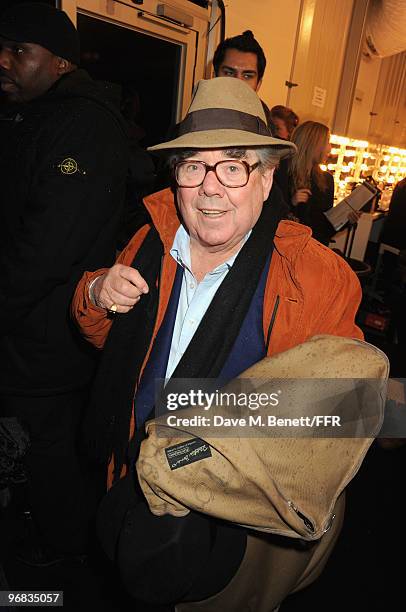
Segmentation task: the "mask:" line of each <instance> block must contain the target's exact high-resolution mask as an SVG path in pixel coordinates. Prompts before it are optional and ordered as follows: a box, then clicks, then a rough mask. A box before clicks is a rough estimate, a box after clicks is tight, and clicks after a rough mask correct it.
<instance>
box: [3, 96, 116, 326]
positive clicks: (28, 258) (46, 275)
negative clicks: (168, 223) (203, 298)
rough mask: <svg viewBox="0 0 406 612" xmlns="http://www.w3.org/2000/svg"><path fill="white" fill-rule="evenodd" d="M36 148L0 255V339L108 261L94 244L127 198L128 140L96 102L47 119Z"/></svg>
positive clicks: (84, 104)
mask: <svg viewBox="0 0 406 612" xmlns="http://www.w3.org/2000/svg"><path fill="white" fill-rule="evenodd" d="M36 147H37V150H36V154H35V157H34V158H33V160H34V162H33V163H34V165H35V167H33V168H32V172H31V177H32V182H31V185H30V189H29V197H28V201H27V202H26V205H25V209H24V211H23V214H21V215H20V219H19V222H18V225H17V227H16V229H15V232H14V236H13V240H12V243H11V244H9V245H8V248H7V249H6V250H5V251H4V252H2V254H1V276H0V334H2V335H3V334H7V333H9V332H10V331H11V330H12V329H13V328H15V327H16V326H18V325H19V322H21V321H22V319H23V318H24V317H25V316H26V315H27V314H28V313H29V312H30V311H31V309H33V308H34V307H35V306H36V305H38V303H39V302H41V300H43V299H45V298H46V297H47V296H48V295H49V294H50V293H51V292H52V291H53V290H54V289H55V288H56V287H58V286H59V285H63V284H66V283H69V282H72V279H76V278H79V277H80V275H81V273H82V272H83V270H84V269H86V268H88V267H89V268H90V266H91V265H92V264H93V263H94V265H95V267H97V266H99V267H100V266H101V265H102V264H103V263H105V264H106V265H109V264H110V263H111V262H110V261H106V262H101V261H96V260H97V257H96V256H95V253H96V250H95V245H96V244H97V243H98V241H99V242H100V240H101V239H104V238H102V237H103V231H104V228H105V227H106V226H108V224H110V223H112V222H113V221H114V222H115V220H116V219H117V215H118V211H119V209H120V208H121V206H122V202H123V197H124V189H125V178H126V173H127V165H128V151H127V144H126V139H125V136H124V133H123V132H122V131H121V130H120V128H119V126H118V124H117V123H116V122H115V121H114V118H113V117H110V116H109V113H107V112H106V111H104V110H103V109H102V108H98V106H97V105H95V104H89V103H87V102H83V104H82V107H81V108H80V109H79V110H78V109H76V110H75V109H71V111H70V112H65V113H64V114H63V115H60V116H59V117H58V122H55V120H53V121H50V122H49V126H46V127H45V128H44V129H43V130H42V131H41V136H40V137H39V139H38V141H37V143H36ZM105 242H106V244H105V247H106V248H105V252H106V253H107V251H108V250H111V247H110V245H109V246H108V245H107V242H108V240H107V239H105ZM102 250H103V249H102ZM113 250H114V249H113ZM100 252H101V250H100V249H99V253H100ZM93 259H94V261H92V260H93Z"/></svg>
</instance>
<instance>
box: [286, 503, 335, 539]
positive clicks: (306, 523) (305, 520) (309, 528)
mask: <svg viewBox="0 0 406 612" xmlns="http://www.w3.org/2000/svg"><path fill="white" fill-rule="evenodd" d="M288 506H289V508H292V510H293V511H294V512H296V514H297V515H298V517H299V518H300V519H301V520H302V521H303V523H304V526H305V527H306V529H307V531H310V533H314V525H313V523H312V522H311V520H310V519H308V518H307V516H305V515H304V514H303V513H302V512H300V510H298V509H297V508H296V506H295V505H294V503H293V502H291V501H288ZM331 522H332V521H331ZM330 527H331V523H330V525H329V527H328V528H330ZM326 531H327V529H326Z"/></svg>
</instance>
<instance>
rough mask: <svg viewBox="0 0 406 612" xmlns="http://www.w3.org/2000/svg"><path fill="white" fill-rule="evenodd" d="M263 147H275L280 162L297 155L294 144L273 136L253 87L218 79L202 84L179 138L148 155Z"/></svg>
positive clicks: (150, 149)
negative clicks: (171, 151)
mask: <svg viewBox="0 0 406 612" xmlns="http://www.w3.org/2000/svg"><path fill="white" fill-rule="evenodd" d="M259 146H267V147H274V148H275V156H276V157H278V158H282V157H290V156H291V155H293V154H294V153H295V151H296V146H295V145H294V144H293V143H292V142H289V141H287V140H281V139H279V138H274V137H273V136H272V134H271V132H270V130H269V128H268V126H267V124H266V116H265V112H264V109H263V106H262V102H261V100H260V99H259V97H258V96H257V94H256V93H255V91H254V90H253V89H251V87H249V86H248V85H247V84H246V83H244V82H243V81H241V80H240V79H233V78H230V77H216V78H214V79H209V80H202V81H199V82H198V84H197V86H196V90H195V93H194V96H193V99H192V103H191V105H190V107H189V110H188V112H187V115H186V117H185V118H184V119H183V121H181V123H180V124H179V125H178V137H177V138H175V139H173V140H169V141H168V142H163V143H161V144H158V145H155V146H153V147H149V148H148V151H163V150H165V149H221V148H224V147H259Z"/></svg>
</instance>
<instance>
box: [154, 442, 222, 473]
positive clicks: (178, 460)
mask: <svg viewBox="0 0 406 612" xmlns="http://www.w3.org/2000/svg"><path fill="white" fill-rule="evenodd" d="M165 454H166V458H167V460H168V463H169V467H170V468H171V470H177V469H178V468H180V467H183V466H185V465H190V464H191V463H195V461H200V460H201V459H206V458H207V457H211V450H210V446H209V445H208V444H207V442H205V441H204V440H201V439H200V438H192V439H191V440H188V441H187V442H180V443H179V444H175V445H174V446H169V447H168V448H165Z"/></svg>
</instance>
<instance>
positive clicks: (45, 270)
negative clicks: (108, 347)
mask: <svg viewBox="0 0 406 612" xmlns="http://www.w3.org/2000/svg"><path fill="white" fill-rule="evenodd" d="M79 63H80V51H79V38H78V34H77V32H76V29H75V27H74V25H73V24H72V22H71V21H70V20H69V18H68V16H67V15H66V13H64V12H63V11H60V10H58V9H55V8H54V7H52V6H50V5H47V4H42V3H24V4H19V5H16V6H14V7H12V8H9V9H8V10H6V11H5V12H3V13H2V14H1V15H0V89H1V92H0V96H1V102H2V103H1V107H0V108H1V115H0V158H1V160H2V163H1V166H0V184H1V195H2V198H1V206H0V224H1V228H2V241H1V246H0V265H1V276H0V353H1V357H2V368H1V371H0V415H1V416H7V417H17V418H19V419H21V420H22V421H24V423H25V424H26V426H27V428H28V430H29V434H30V439H31V446H30V450H29V453H28V455H27V458H26V463H27V470H28V486H29V493H30V502H31V508H32V515H33V518H34V519H35V523H36V525H37V527H38V529H39V533H40V536H41V539H42V541H44V542H45V543H46V545H47V546H46V547H45V548H44V547H42V548H32V547H31V548H30V549H29V550H26V551H25V554H24V560H25V561H26V562H27V563H30V564H32V565H49V564H50V563H52V562H54V561H55V560H57V559H59V558H62V557H63V556H64V555H66V554H77V553H82V552H83V551H84V550H85V549H86V539H87V537H86V536H87V521H88V518H89V515H90V513H91V510H90V506H91V504H90V503H89V504H88V503H87V502H86V496H87V494H88V491H87V490H86V487H85V484H84V480H83V477H82V472H81V469H80V467H79V461H78V457H77V453H76V450H75V441H76V440H75V439H76V436H77V430H78V423H79V421H80V419H81V413H82V409H83V408H84V406H85V405H86V398H87V388H88V386H89V383H90V381H91V379H92V376H93V372H94V367H95V355H94V354H93V353H92V352H91V351H89V349H88V347H87V346H85V344H84V343H83V342H82V341H81V339H80V337H79V335H78V334H77V333H76V332H75V330H74V328H73V327H72V325H71V323H70V318H69V302H70V299H71V297H72V293H73V290H74V287H75V286H76V283H77V281H78V279H79V278H80V277H81V276H82V274H83V272H84V271H85V270H89V269H93V268H94V267H95V266H96V267H97V266H99V265H104V264H105V262H106V261H112V260H113V258H114V255H115V243H116V238H117V227H118V223H119V221H120V217H121V213H122V203H123V198H124V190H125V179H126V171H127V165H128V152H127V138H126V132H125V125H124V121H123V119H122V118H121V115H120V113H119V112H118V110H116V108H115V105H114V103H112V102H111V101H110V99H109V97H110V96H111V92H110V91H109V87H108V86H107V85H105V84H103V85H99V84H97V83H95V82H93V81H92V79H91V78H90V77H89V76H88V75H87V73H86V72H84V71H83V70H79V69H78V64H79ZM51 546H52V547H53V548H54V549H55V551H51V550H50V547H51Z"/></svg>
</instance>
